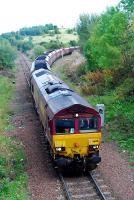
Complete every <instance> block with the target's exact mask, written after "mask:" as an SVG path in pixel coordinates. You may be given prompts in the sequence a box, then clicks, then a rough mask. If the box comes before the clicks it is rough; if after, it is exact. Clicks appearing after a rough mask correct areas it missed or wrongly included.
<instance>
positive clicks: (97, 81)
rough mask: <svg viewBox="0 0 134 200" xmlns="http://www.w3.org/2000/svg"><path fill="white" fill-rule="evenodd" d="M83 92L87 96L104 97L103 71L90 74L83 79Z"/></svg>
mask: <svg viewBox="0 0 134 200" xmlns="http://www.w3.org/2000/svg"><path fill="white" fill-rule="evenodd" d="M82 81H83V83H82V87H81V89H82V92H83V93H84V94H87V95H95V94H98V95H102V94H103V92H104V74H103V72H102V71H99V70H97V71H95V72H88V73H87V74H86V75H84V76H83V77H82Z"/></svg>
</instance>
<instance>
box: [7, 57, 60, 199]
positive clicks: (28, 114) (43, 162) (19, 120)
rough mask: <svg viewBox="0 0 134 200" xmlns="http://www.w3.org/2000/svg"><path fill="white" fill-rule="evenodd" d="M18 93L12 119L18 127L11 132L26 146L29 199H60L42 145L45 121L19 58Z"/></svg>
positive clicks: (51, 169) (53, 175)
mask: <svg viewBox="0 0 134 200" xmlns="http://www.w3.org/2000/svg"><path fill="white" fill-rule="evenodd" d="M15 95H16V97H15V99H14V101H13V103H12V107H13V110H14V116H13V119H12V121H13V124H14V125H15V127H16V128H15V131H13V132H11V133H9V135H11V136H12V135H14V136H16V137H17V138H18V139H19V140H20V141H21V142H22V144H23V145H24V149H25V152H26V156H27V173H28V176H29V191H30V194H29V199H30V200H51V199H52V200H56V199H57V197H58V196H59V192H58V187H59V186H58V182H57V177H56V174H55V172H54V170H53V168H52V165H51V163H50V160H49V158H48V155H47V154H46V153H45V152H44V150H43V148H42V144H41V139H40V132H41V131H42V128H41V123H40V121H39V118H38V116H37V115H36V113H35V110H34V107H33V103H32V97H31V95H30V91H29V88H28V86H27V84H26V80H25V77H24V74H23V71H22V68H21V66H20V62H19V59H18V61H17V72H16V94H15Z"/></svg>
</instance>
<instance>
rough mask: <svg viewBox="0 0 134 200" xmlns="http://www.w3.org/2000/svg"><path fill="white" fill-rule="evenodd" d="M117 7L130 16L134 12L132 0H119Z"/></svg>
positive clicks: (133, 1)
mask: <svg viewBox="0 0 134 200" xmlns="http://www.w3.org/2000/svg"><path fill="white" fill-rule="evenodd" d="M119 9H121V10H124V11H125V12H126V13H128V15H129V17H130V16H131V15H132V13H134V0H121V2H120V3H119Z"/></svg>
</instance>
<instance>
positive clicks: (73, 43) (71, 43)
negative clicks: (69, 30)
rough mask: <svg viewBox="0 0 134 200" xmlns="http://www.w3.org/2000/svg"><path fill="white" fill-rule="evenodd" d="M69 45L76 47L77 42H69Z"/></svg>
mask: <svg viewBox="0 0 134 200" xmlns="http://www.w3.org/2000/svg"><path fill="white" fill-rule="evenodd" d="M69 45H70V46H77V45H78V42H76V41H75V40H70V42H69Z"/></svg>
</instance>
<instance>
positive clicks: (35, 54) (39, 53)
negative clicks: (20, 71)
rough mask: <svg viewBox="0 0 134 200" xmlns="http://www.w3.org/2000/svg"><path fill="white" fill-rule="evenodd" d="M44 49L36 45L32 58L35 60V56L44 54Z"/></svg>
mask: <svg viewBox="0 0 134 200" xmlns="http://www.w3.org/2000/svg"><path fill="white" fill-rule="evenodd" d="M45 50H46V49H45V48H44V47H43V46H41V45H36V46H35V47H34V49H33V51H34V57H35V58H36V57H37V56H39V55H41V54H43V52H45Z"/></svg>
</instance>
